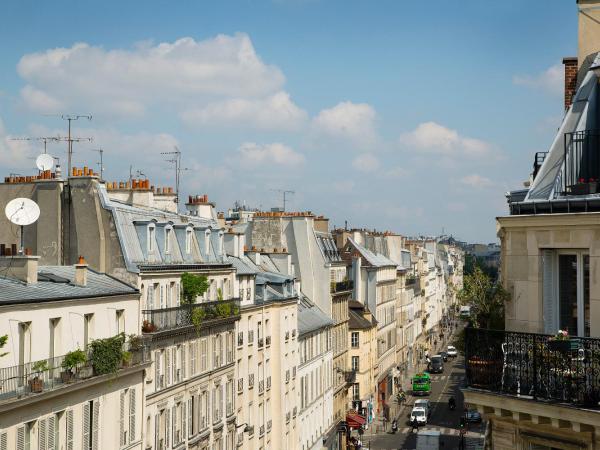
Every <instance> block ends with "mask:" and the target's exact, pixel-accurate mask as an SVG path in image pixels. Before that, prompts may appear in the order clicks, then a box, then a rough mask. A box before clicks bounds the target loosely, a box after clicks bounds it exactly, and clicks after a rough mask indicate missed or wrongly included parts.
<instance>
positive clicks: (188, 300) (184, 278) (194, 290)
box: [181, 272, 210, 305]
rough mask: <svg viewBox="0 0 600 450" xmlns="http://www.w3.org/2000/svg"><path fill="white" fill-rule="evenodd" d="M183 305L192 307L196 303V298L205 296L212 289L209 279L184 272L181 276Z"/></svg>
mask: <svg viewBox="0 0 600 450" xmlns="http://www.w3.org/2000/svg"><path fill="white" fill-rule="evenodd" d="M181 286H182V287H181V289H182V296H183V301H182V303H184V304H188V305H191V304H193V303H195V302H196V297H198V296H200V295H202V294H204V293H205V292H206V291H207V290H208V288H209V287H210V283H209V282H208V278H206V276H204V275H194V274H191V273H188V272H184V273H183V274H182V275H181Z"/></svg>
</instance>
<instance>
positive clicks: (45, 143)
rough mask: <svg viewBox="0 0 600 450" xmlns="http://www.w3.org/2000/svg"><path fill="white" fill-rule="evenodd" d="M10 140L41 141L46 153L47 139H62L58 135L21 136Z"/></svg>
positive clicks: (56, 140) (55, 140)
mask: <svg viewBox="0 0 600 450" xmlns="http://www.w3.org/2000/svg"><path fill="white" fill-rule="evenodd" d="M10 140H11V141H43V142H44V153H48V141H53V142H58V141H61V140H63V139H62V138H61V137H60V136H43V137H21V138H11V139H10Z"/></svg>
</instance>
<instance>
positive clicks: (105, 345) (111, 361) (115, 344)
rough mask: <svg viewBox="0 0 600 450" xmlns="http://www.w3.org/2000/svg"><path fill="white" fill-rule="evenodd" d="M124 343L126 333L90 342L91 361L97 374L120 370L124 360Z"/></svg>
mask: <svg viewBox="0 0 600 450" xmlns="http://www.w3.org/2000/svg"><path fill="white" fill-rule="evenodd" d="M124 343H125V334H124V333H121V334H117V335H116V336H113V337H110V338H106V339H96V340H94V341H92V342H91V343H90V361H91V363H92V367H93V368H94V372H95V373H96V375H104V374H107V373H116V372H117V370H119V367H120V366H121V362H122V361H123V344H124Z"/></svg>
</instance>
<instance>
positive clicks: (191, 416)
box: [187, 397, 194, 436]
mask: <svg viewBox="0 0 600 450" xmlns="http://www.w3.org/2000/svg"><path fill="white" fill-rule="evenodd" d="M193 405H194V399H193V397H192V398H190V399H188V401H187V418H188V424H187V432H188V436H193V435H194V406H193Z"/></svg>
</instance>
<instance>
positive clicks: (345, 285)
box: [331, 280, 354, 294]
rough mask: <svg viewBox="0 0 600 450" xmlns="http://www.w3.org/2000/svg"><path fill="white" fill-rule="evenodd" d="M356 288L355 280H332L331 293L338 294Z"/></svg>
mask: <svg viewBox="0 0 600 450" xmlns="http://www.w3.org/2000/svg"><path fill="white" fill-rule="evenodd" d="M353 289H354V281H353V280H346V281H337V282H336V281H332V282H331V293H332V294H337V293H338V292H346V291H351V290H353Z"/></svg>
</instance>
